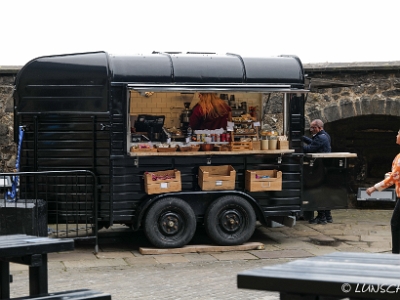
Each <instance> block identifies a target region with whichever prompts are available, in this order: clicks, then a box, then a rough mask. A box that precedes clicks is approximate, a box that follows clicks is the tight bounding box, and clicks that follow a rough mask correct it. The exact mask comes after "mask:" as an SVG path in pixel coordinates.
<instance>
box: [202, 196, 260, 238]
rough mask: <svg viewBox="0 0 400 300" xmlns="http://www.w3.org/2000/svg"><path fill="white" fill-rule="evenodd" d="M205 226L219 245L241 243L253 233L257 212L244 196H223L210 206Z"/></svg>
mask: <svg viewBox="0 0 400 300" xmlns="http://www.w3.org/2000/svg"><path fill="white" fill-rule="evenodd" d="M205 228H206V232H207V234H208V236H209V237H210V239H211V240H213V242H214V243H216V244H217V245H222V246H228V245H240V244H243V243H245V242H247V241H248V240H249V239H250V238H251V236H252V235H253V233H254V230H255V228H256V214H255V212H254V209H253V207H252V206H251V204H250V203H249V202H247V201H246V200H245V199H243V198H242V197H239V196H233V195H232V196H223V197H220V198H218V199H216V200H215V201H213V202H212V203H211V204H210V206H209V207H208V209H207V212H206V215H205Z"/></svg>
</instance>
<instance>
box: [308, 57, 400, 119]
mask: <svg viewBox="0 0 400 300" xmlns="http://www.w3.org/2000/svg"><path fill="white" fill-rule="evenodd" d="M307 67H308V68H307ZM306 72H307V73H308V75H309V76H310V77H312V79H311V83H312V81H313V80H315V79H318V78H319V79H323V80H331V81H338V82H346V83H351V84H353V85H352V86H350V87H335V88H329V89H326V88H322V89H313V90H312V91H313V93H310V94H309V95H308V98H307V103H306V111H305V112H306V113H305V117H306V124H309V122H311V120H312V119H315V118H319V119H321V120H323V121H324V122H325V123H329V122H334V121H337V120H341V119H346V118H351V117H357V116H363V115H389V116H400V62H397V63H395V62H393V63H386V64H385V63H382V64H378V63H376V64H373V63H369V64H348V65H345V64H331V65H330V66H329V67H328V66H326V65H325V66H324V65H322V64H320V65H312V66H311V65H309V66H306ZM306 126H307V125H306Z"/></svg>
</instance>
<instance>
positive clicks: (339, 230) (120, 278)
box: [11, 209, 392, 300]
mask: <svg viewBox="0 0 400 300" xmlns="http://www.w3.org/2000/svg"><path fill="white" fill-rule="evenodd" d="M391 213H392V211H391V210H368V209H364V210H359V209H349V210H335V211H333V212H332V215H333V218H334V223H333V224H327V225H310V224H308V222H307V221H297V222H296V225H295V226H294V227H293V228H288V227H274V228H266V227H264V226H258V227H257V229H256V232H255V233H254V235H253V237H252V239H251V241H250V242H259V243H262V245H263V247H262V248H263V249H261V250H245V251H227V252H222V251H219V252H218V251H210V252H201V253H200V252H199V253H178V254H158V255H143V254H141V252H140V248H141V247H151V246H150V245H149V243H148V242H147V241H146V239H145V237H144V235H143V233H142V232H134V233H132V232H129V230H127V229H126V228H121V227H115V228H110V229H108V230H102V231H101V237H102V238H101V244H100V248H99V252H98V253H97V254H95V253H94V252H93V250H94V247H93V245H87V244H86V245H81V244H77V245H76V247H75V250H74V251H72V252H63V253H53V254H49V291H50V292H56V291H61V290H72V289H80V288H90V289H97V290H100V291H103V292H107V293H110V294H111V295H112V299H114V300H120V299H270V300H272V299H279V294H278V293H275V292H265V291H253V290H243V289H238V288H237V287H236V275H237V273H238V272H240V271H243V270H248V269H253V268H258V267H262V266H266V265H272V264H281V263H285V262H287V261H290V260H294V259H298V258H304V257H310V256H317V255H322V254H326V253H330V252H336V251H346V252H350V251H351V252H379V253H384V252H391V236H390V225H389V222H390V217H391ZM209 243H210V242H209V240H208V238H207V236H206V235H205V233H204V232H202V231H201V230H199V232H198V234H197V235H196V237H195V238H194V240H193V241H192V243H191V244H202V245H204V244H209ZM214 250H215V249H214ZM11 270H12V274H13V276H14V282H13V283H12V284H11V297H20V296H24V295H27V294H28V281H27V278H28V276H27V274H28V267H26V266H22V265H17V264H12V265H11Z"/></svg>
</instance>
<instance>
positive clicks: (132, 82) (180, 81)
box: [110, 53, 304, 91]
mask: <svg viewBox="0 0 400 300" xmlns="http://www.w3.org/2000/svg"><path fill="white" fill-rule="evenodd" d="M110 61H111V66H112V67H111V69H112V70H113V76H112V84H114V85H119V84H128V86H129V87H130V88H132V89H136V90H147V91H160V90H173V91H188V90H190V91H193V90H198V91H201V90H216V91H224V90H229V91H234V90H240V91H272V90H274V91H282V90H286V91H289V90H291V89H303V88H304V71H303V66H302V64H301V61H300V59H298V58H297V57H295V56H279V57H271V58H266V57H263V58H260V57H241V56H239V55H236V54H230V53H227V54H225V55H217V54H209V53H207V54H202V53H196V54H181V53H179V54H168V53H154V54H150V55H135V56H111V57H110Z"/></svg>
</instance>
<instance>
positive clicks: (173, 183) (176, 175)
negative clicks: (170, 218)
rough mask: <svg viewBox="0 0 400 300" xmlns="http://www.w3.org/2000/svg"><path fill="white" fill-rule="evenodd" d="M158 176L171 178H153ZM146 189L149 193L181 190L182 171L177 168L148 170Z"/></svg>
mask: <svg viewBox="0 0 400 300" xmlns="http://www.w3.org/2000/svg"><path fill="white" fill-rule="evenodd" d="M153 175H154V176H156V177H164V176H169V177H170V179H158V180H156V181H154V180H153ZM144 189H145V191H146V193H147V194H148V195H152V194H163V193H170V192H179V191H181V190H182V181H181V172H180V171H178V170H177V169H174V170H166V171H157V172H146V173H145V174H144Z"/></svg>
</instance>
